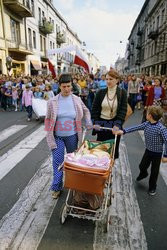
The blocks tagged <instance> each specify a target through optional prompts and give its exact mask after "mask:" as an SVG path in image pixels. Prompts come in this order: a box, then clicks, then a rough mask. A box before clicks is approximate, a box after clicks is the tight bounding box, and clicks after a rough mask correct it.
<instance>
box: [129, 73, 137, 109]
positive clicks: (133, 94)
mask: <svg viewBox="0 0 167 250" xmlns="http://www.w3.org/2000/svg"><path fill="white" fill-rule="evenodd" d="M138 93H139V81H137V78H136V76H134V75H133V76H132V79H131V80H130V81H129V82H128V96H129V104H130V106H131V108H132V110H133V111H134V110H135V106H136V104H137V95H138Z"/></svg>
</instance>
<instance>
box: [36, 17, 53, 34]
mask: <svg viewBox="0 0 167 250" xmlns="http://www.w3.org/2000/svg"><path fill="white" fill-rule="evenodd" d="M39 30H40V32H41V33H43V34H44V35H48V34H51V33H53V30H54V27H53V24H52V23H50V22H49V21H47V20H46V19H43V20H42V22H39Z"/></svg>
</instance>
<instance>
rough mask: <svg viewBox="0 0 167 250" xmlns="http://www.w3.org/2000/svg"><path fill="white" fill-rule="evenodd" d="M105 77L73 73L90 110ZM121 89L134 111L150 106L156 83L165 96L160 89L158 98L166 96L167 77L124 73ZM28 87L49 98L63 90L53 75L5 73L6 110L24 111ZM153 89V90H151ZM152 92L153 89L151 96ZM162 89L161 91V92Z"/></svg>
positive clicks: (1, 90) (1, 85)
mask: <svg viewBox="0 0 167 250" xmlns="http://www.w3.org/2000/svg"><path fill="white" fill-rule="evenodd" d="M105 78H106V76H105V75H104V74H102V75H101V76H99V74H95V75H93V74H74V75H72V87H73V89H72V91H73V93H74V94H75V95H77V96H80V97H81V99H82V101H83V102H84V103H85V105H86V106H87V107H88V108H89V110H90V111H91V108H92V103H93V100H94V97H95V94H96V92H97V91H98V90H99V89H104V88H106V86H107V85H106V80H105ZM117 84H118V85H119V87H120V88H121V89H125V90H126V91H127V95H128V101H129V104H130V106H131V108H132V110H133V111H134V110H135V108H136V107H137V108H138V109H141V105H142V104H143V107H145V106H150V105H152V104H153V103H152V102H153V99H154V97H153V92H152V89H153V86H157V87H158V86H160V87H161V88H162V98H160V96H161V95H159V98H158V91H157V92H156V99H164V97H165V96H166V92H167V78H165V77H164V76H162V77H161V78H159V77H149V76H144V75H142V76H140V77H136V76H135V75H128V76H125V77H124V76H123V77H121V78H120V79H119V81H118V83H117ZM26 87H29V89H30V90H31V91H32V93H33V97H34V98H39V99H45V100H49V99H51V98H52V97H53V96H55V95H57V94H58V93H59V92H60V88H59V77H56V78H54V79H53V78H52V76H50V75H48V76H43V75H41V76H34V77H32V76H18V77H14V76H6V75H0V105H1V110H3V111H11V110H15V111H22V110H23V102H22V97H23V92H24V90H26ZM150 89H151V90H150ZM149 92H152V94H151V97H150V96H149V97H148V95H149ZM160 93H161V91H160V92H159V94H160Z"/></svg>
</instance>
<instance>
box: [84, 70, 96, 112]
mask: <svg viewBox="0 0 167 250" xmlns="http://www.w3.org/2000/svg"><path fill="white" fill-rule="evenodd" d="M87 86H88V92H89V94H88V96H87V98H88V99H87V100H88V109H89V110H90V111H91V109H92V103H93V100H94V97H95V93H96V91H97V89H98V85H97V83H96V82H95V81H94V75H93V74H89V77H88V84H87Z"/></svg>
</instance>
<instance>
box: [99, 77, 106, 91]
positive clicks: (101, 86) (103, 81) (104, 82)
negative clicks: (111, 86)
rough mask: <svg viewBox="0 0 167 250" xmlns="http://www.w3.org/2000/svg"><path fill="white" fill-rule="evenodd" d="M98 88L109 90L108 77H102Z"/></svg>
mask: <svg viewBox="0 0 167 250" xmlns="http://www.w3.org/2000/svg"><path fill="white" fill-rule="evenodd" d="M98 88H99V89H105V88H107V83H106V76H105V75H104V74H103V75H101V79H100V81H98Z"/></svg>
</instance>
